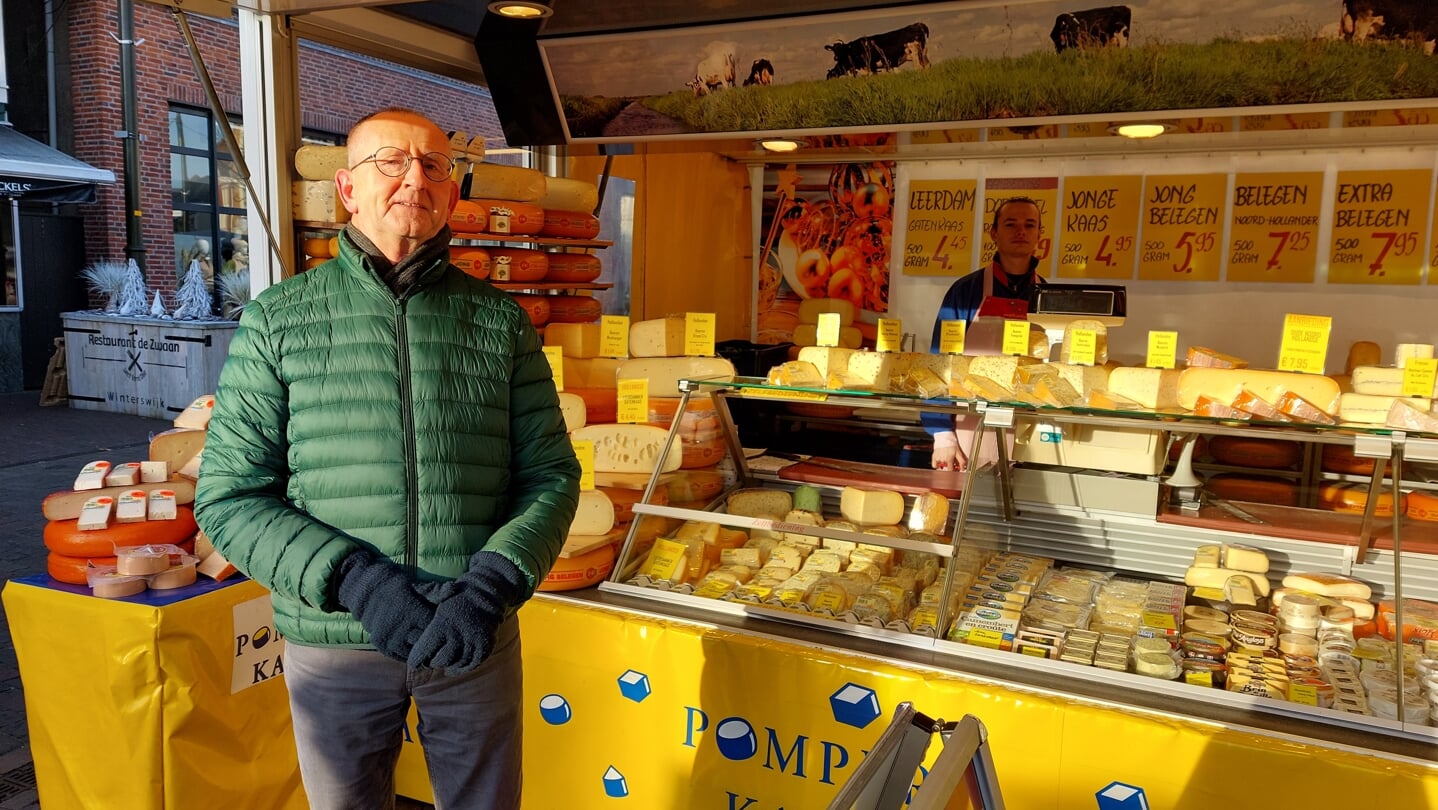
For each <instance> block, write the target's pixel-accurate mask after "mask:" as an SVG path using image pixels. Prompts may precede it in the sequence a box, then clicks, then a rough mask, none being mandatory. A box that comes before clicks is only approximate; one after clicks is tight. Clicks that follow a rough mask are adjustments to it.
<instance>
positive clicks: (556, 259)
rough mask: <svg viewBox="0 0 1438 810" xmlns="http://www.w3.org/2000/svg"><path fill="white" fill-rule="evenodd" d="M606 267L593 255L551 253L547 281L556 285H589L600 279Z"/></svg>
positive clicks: (545, 277) (545, 278)
mask: <svg viewBox="0 0 1438 810" xmlns="http://www.w3.org/2000/svg"><path fill="white" fill-rule="evenodd" d="M603 272H604V265H603V264H602V263H601V262H600V260H599V257H598V256H595V255H594V254H592V253H551V254H549V272H548V273H547V274H546V275H545V276H544V280H545V281H552V282H554V283H556V284H588V283H589V282H591V281H594V280H595V279H597V278H599V276H600V275H601V274H602V273H603Z"/></svg>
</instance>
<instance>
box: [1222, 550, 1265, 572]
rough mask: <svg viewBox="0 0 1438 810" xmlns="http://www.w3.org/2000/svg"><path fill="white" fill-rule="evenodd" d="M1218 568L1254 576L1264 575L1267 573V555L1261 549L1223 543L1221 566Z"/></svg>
mask: <svg viewBox="0 0 1438 810" xmlns="http://www.w3.org/2000/svg"><path fill="white" fill-rule="evenodd" d="M1220 567H1222V568H1232V569H1234V570H1235V571H1248V572H1251V573H1254V574H1266V573H1268V554H1267V553H1265V552H1264V551H1263V549H1258V548H1254V547H1252V546H1242V545H1239V544H1237V543H1224V544H1223V565H1222V566H1220Z"/></svg>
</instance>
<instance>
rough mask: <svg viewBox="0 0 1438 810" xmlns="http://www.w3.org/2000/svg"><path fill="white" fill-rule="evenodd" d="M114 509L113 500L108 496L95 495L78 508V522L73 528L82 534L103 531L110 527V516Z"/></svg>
mask: <svg viewBox="0 0 1438 810" xmlns="http://www.w3.org/2000/svg"><path fill="white" fill-rule="evenodd" d="M114 508H115V499H114V498H112V497H110V496H109V495H97V496H95V497H93V498H91V499H90V500H88V501H85V505H84V506H82V507H80V517H79V521H78V522H77V523H76V524H75V528H77V529H79V530H80V531H82V532H88V531H95V530H98V529H103V528H105V527H107V526H109V525H110V514H111V512H112V511H113V510H114Z"/></svg>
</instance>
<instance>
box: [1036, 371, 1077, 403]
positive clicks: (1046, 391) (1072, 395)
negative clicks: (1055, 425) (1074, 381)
mask: <svg viewBox="0 0 1438 810" xmlns="http://www.w3.org/2000/svg"><path fill="white" fill-rule="evenodd" d="M1033 391H1034V394H1035V395H1036V396H1037V397H1038V398H1039V399H1040V400H1041V401H1042V402H1043V403H1044V404H1045V405H1049V406H1051V407H1054V408H1077V407H1078V406H1080V405H1082V404H1083V402H1084V400H1083V397H1081V396H1079V393H1078V392H1077V391H1075V390H1074V387H1073V386H1072V385H1069V382H1068V380H1065V379H1063V378H1062V377H1060V376H1058V375H1057V374H1054V375H1053V376H1052V377H1041V378H1039V380H1038V382H1036V383H1034V385H1033Z"/></svg>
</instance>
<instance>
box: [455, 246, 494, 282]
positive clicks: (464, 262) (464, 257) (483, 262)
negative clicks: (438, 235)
mask: <svg viewBox="0 0 1438 810" xmlns="http://www.w3.org/2000/svg"><path fill="white" fill-rule="evenodd" d="M449 262H450V264H453V265H454V266H455V267H458V268H459V269H461V270H463V271H464V272H465V275H470V276H474V277H475V278H489V271H490V267H491V264H490V255H489V251H487V250H485V249H484V248H479V247H452V248H450V249H449Z"/></svg>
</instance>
